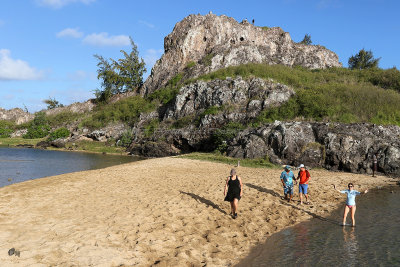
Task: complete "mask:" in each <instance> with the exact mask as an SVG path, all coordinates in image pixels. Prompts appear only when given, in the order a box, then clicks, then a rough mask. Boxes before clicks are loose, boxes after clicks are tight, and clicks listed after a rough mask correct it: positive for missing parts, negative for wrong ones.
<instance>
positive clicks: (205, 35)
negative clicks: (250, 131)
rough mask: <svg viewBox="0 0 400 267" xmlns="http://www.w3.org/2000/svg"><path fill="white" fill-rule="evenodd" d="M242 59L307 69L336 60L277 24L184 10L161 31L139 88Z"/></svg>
mask: <svg viewBox="0 0 400 267" xmlns="http://www.w3.org/2000/svg"><path fill="white" fill-rule="evenodd" d="M189 63H190V64H189ZM247 63H266V64H283V65H286V66H295V65H300V66H303V67H306V68H310V69H317V68H321V69H323V68H328V67H340V66H341V63H339V60H338V56H337V55H336V54H335V53H334V52H332V51H330V50H328V49H326V48H324V47H322V46H318V45H304V44H300V43H295V42H293V41H292V39H291V37H290V35H289V33H287V32H284V31H283V30H282V29H281V28H278V27H276V28H269V29H264V28H261V27H256V26H254V25H252V24H250V23H248V22H247V21H243V22H241V23H238V22H237V21H236V20H234V19H233V18H230V17H227V16H217V15H214V14H208V15H205V16H202V15H190V16H188V17H186V18H184V19H183V20H182V21H180V22H178V23H177V24H176V25H175V27H174V30H173V31H172V32H171V33H170V34H169V35H168V36H167V37H165V39H164V54H163V56H162V57H161V59H159V60H158V61H157V62H156V64H155V65H154V67H153V69H152V71H151V75H150V76H149V77H148V79H147V80H146V82H145V84H144V86H143V88H142V90H141V94H142V95H147V94H149V93H151V92H153V91H155V90H158V89H160V88H162V87H163V86H165V84H166V83H167V82H168V81H169V80H170V79H171V78H173V77H174V76H175V75H176V74H178V73H180V72H183V71H185V75H186V76H187V77H185V78H188V77H196V76H198V75H201V74H205V73H208V72H211V71H215V70H217V69H221V68H226V67H228V66H238V65H242V64H247Z"/></svg>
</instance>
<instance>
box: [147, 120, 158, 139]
mask: <svg viewBox="0 0 400 267" xmlns="http://www.w3.org/2000/svg"><path fill="white" fill-rule="evenodd" d="M158 124H159V121H158V119H153V120H151V121H150V122H149V123H148V124H147V125H146V126H145V127H144V135H145V136H146V137H150V136H152V135H153V134H154V132H155V131H156V129H157V128H158Z"/></svg>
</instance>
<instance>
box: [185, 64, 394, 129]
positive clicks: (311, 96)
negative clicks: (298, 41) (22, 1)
mask: <svg viewBox="0 0 400 267" xmlns="http://www.w3.org/2000/svg"><path fill="white" fill-rule="evenodd" d="M236 76H242V77H243V78H249V77H260V78H264V79H268V78H272V79H273V80H275V81H276V82H280V83H283V84H286V85H289V86H291V87H292V88H294V90H295V91H296V95H295V96H294V97H292V98H291V99H290V100H289V101H288V102H287V103H286V104H284V105H282V106H280V107H277V108H271V109H268V110H265V111H264V112H263V113H262V114H260V116H259V117H258V118H257V119H256V120H255V121H254V122H253V123H254V126H256V125H259V124H260V123H264V122H272V121H274V120H283V121H285V120H294V119H306V120H316V121H321V120H323V121H337V122H344V123H353V122H372V123H376V124H396V125H400V106H398V104H397V103H400V102H399V101H400V94H399V92H400V72H399V71H398V70H397V69H395V68H393V69H389V70H382V69H377V68H375V69H366V70H350V69H345V68H331V69H324V70H308V69H305V68H302V67H294V68H290V67H286V66H282V65H273V66H272V65H266V64H246V65H241V66H237V67H228V68H225V69H221V70H218V71H216V72H213V73H209V74H207V75H203V76H201V77H199V78H198V79H201V80H213V79H226V77H236ZM194 81H195V80H194V79H192V80H190V81H187V83H189V82H194ZM381 86H382V87H383V88H385V89H386V90H385V89H383V88H381ZM396 91H397V92H396Z"/></svg>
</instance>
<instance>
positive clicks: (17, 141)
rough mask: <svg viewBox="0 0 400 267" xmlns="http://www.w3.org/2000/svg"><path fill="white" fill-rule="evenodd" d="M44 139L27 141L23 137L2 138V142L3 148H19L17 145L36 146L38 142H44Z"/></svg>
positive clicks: (0, 142) (0, 141)
mask: <svg viewBox="0 0 400 267" xmlns="http://www.w3.org/2000/svg"><path fill="white" fill-rule="evenodd" d="M43 140H44V138H36V139H25V138H22V137H13V138H2V139H1V140H0V145H1V146H11V147H13V146H17V145H32V146H34V145H36V144H37V143H38V142H40V141H43Z"/></svg>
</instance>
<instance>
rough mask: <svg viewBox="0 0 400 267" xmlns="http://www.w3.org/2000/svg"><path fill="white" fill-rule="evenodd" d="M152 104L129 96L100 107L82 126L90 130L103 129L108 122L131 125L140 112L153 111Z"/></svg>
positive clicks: (140, 98) (138, 97)
mask: <svg viewBox="0 0 400 267" xmlns="http://www.w3.org/2000/svg"><path fill="white" fill-rule="evenodd" d="M155 108H156V106H155V105H154V103H152V102H149V101H147V100H146V99H144V98H143V97H140V96H131V97H127V98H124V99H122V100H120V101H118V102H115V103H113V104H108V105H100V106H98V107H97V108H96V110H95V111H94V112H93V113H92V114H91V115H90V116H89V117H87V118H86V119H84V120H83V121H82V125H83V126H85V127H88V128H90V129H98V128H101V127H105V126H106V125H107V124H108V123H110V122H123V123H126V124H128V125H132V124H133V123H135V122H136V121H137V120H138V119H139V115H140V113H142V112H150V111H152V110H155Z"/></svg>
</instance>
